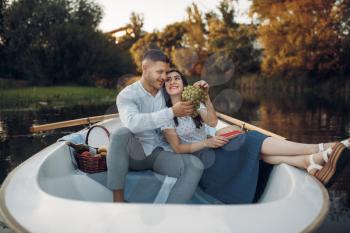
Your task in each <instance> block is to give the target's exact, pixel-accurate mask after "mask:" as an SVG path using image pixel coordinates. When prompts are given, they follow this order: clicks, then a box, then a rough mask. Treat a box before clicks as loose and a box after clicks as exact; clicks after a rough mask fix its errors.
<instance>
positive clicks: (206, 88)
mask: <svg viewBox="0 0 350 233" xmlns="http://www.w3.org/2000/svg"><path fill="white" fill-rule="evenodd" d="M193 86H195V87H200V88H203V89H204V91H205V92H206V93H208V92H209V84H208V83H207V82H206V81H204V80H199V81H197V82H195V83H194V84H193Z"/></svg>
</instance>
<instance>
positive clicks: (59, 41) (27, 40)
mask: <svg viewBox="0 0 350 233" xmlns="http://www.w3.org/2000/svg"><path fill="white" fill-rule="evenodd" d="M101 18H102V11H101V8H100V7H99V6H98V5H97V4H96V3H94V2H93V1H90V0H76V1H70V0H50V1H47V0H17V1H14V2H12V3H11V5H9V7H8V8H7V9H6V11H5V13H4V53H5V55H6V56H5V57H6V61H5V62H6V72H7V73H8V74H10V75H11V76H12V77H13V78H17V79H25V80H28V81H29V82H31V83H33V84H43V85H49V84H66V83H79V84H86V83H89V82H90V81H91V78H92V77H94V76H102V77H111V76H116V75H121V74H123V73H125V72H128V71H129V70H128V69H130V68H132V67H130V65H127V66H123V65H125V64H124V63H123V60H122V59H121V57H120V56H119V52H120V50H119V49H118V47H117V46H115V43H114V40H113V39H112V38H109V37H107V36H106V35H104V34H103V33H102V32H100V31H98V30H97V29H96V28H97V25H98V24H99V22H100V21H101Z"/></svg>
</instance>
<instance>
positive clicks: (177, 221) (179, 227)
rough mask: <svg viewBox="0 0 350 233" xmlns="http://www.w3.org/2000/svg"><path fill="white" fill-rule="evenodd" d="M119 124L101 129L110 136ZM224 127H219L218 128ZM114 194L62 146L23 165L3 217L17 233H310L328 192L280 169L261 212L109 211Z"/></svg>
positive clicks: (200, 208) (0, 204)
mask: <svg viewBox="0 0 350 233" xmlns="http://www.w3.org/2000/svg"><path fill="white" fill-rule="evenodd" d="M118 122H119V120H118V119H115V120H108V121H105V122H103V123H102V124H104V125H105V126H106V127H107V128H109V129H110V130H113V129H115V128H116V127H118ZM223 125H225V123H224V122H221V126H223ZM111 200H112V192H111V191H110V190H108V189H107V188H106V187H105V186H104V185H103V184H102V183H101V182H98V180H96V179H93V178H91V177H89V176H87V175H86V174H85V173H82V172H79V171H77V170H76V169H75V168H74V166H73V164H72V163H71V161H70V157H69V150H68V148H67V146H66V145H65V144H64V142H57V143H55V144H53V145H51V146H49V147H47V148H45V149H44V150H42V151H40V152H39V153H37V154H35V155H34V156H32V157H31V158H30V159H28V160H27V161H25V162H24V163H22V164H21V165H19V166H18V167H17V168H16V169H15V170H13V171H12V172H11V173H10V174H9V176H8V177H7V178H6V180H5V182H4V183H3V185H2V187H1V190H0V213H1V215H2V216H3V218H4V219H5V221H6V223H7V224H9V226H10V227H11V229H13V230H14V231H16V232H43V233H47V232H74V233H79V232H81V233H87V232H106V233H108V232H152V233H153V232H162V233H163V232H174V233H178V232H201V233H203V232H303V231H305V232H309V231H314V230H315V229H316V228H317V227H318V226H319V225H320V224H321V223H322V221H323V220H324V218H325V216H326V214H327V212H328V208H329V198H328V193H327V191H326V189H325V188H324V187H323V186H322V185H321V184H320V182H318V181H317V180H316V179H315V178H313V177H312V176H310V175H308V174H307V173H306V172H304V171H301V170H299V169H296V168H294V167H291V166H288V165H286V164H281V165H278V166H275V167H274V168H273V170H272V172H271V175H270V178H269V181H268V183H267V186H266V189H265V192H264V193H263V195H262V196H261V198H260V200H259V202H258V203H256V204H248V205H220V204H212V205H196V204H154V203H111Z"/></svg>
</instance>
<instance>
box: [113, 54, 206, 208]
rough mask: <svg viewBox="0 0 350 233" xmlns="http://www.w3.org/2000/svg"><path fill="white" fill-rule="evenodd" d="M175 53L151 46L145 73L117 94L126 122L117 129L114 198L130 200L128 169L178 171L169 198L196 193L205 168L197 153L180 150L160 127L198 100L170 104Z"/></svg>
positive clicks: (173, 174)
mask: <svg viewBox="0 0 350 233" xmlns="http://www.w3.org/2000/svg"><path fill="white" fill-rule="evenodd" d="M168 69H169V59H168V58H167V56H166V55H165V54H164V53H162V52H161V51H159V50H149V51H148V52H147V53H146V54H145V55H144V58H143V60H142V77H141V79H140V80H139V81H137V82H135V83H133V84H131V85H129V86H127V87H126V88H124V89H123V90H122V91H121V92H120V93H119V95H118V96H117V107H118V111H119V116H120V119H121V121H122V123H123V124H124V125H125V127H121V128H119V129H117V130H116V131H115V132H113V134H112V136H111V143H110V146H109V150H108V156H107V167H108V171H107V186H108V187H109V188H110V189H112V190H113V200H114V202H123V201H124V182H125V177H126V174H127V172H128V169H129V168H131V169H133V170H147V169H151V170H154V171H155V172H157V173H160V174H163V175H168V176H171V177H176V178H177V181H176V183H175V185H174V187H173V188H172V191H171V192H170V194H169V197H168V200H167V203H185V202H186V201H188V200H189V199H190V198H191V197H192V194H193V193H194V191H195V189H196V187H197V185H198V182H199V180H200V178H201V175H202V173H203V169H204V166H203V164H202V162H201V161H200V160H199V159H198V158H197V157H195V156H194V155H189V154H175V153H174V152H171V148H170V146H169V145H168V144H167V143H166V142H165V140H164V138H163V135H162V134H161V131H160V127H161V126H163V125H164V124H165V123H166V122H168V121H169V120H171V119H173V118H174V117H175V116H176V117H181V116H190V115H191V114H192V113H193V105H192V104H191V103H190V102H179V103H177V104H176V105H174V106H173V107H171V108H167V107H166V104H165V100H164V97H163V94H162V91H161V89H162V87H163V84H164V82H165V80H166V72H167V70H168Z"/></svg>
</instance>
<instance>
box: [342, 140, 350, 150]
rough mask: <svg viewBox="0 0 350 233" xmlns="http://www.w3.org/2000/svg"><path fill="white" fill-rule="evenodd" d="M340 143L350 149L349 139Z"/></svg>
mask: <svg viewBox="0 0 350 233" xmlns="http://www.w3.org/2000/svg"><path fill="white" fill-rule="evenodd" d="M340 143H342V144H343V145H344V146H345V147H347V148H350V141H349V139H345V140H343V141H341V142H340Z"/></svg>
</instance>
